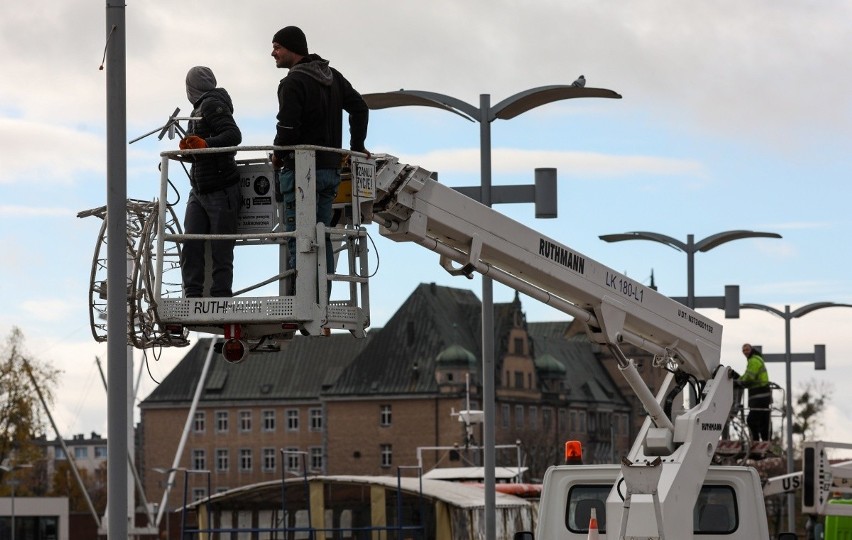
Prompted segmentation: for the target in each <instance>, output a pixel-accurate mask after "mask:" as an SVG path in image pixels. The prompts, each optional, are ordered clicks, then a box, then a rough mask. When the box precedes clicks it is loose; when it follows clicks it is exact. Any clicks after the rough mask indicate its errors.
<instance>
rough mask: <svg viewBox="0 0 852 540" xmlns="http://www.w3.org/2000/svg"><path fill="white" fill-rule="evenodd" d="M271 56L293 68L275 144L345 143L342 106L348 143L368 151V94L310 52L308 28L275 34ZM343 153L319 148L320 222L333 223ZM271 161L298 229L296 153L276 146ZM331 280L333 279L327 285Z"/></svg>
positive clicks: (284, 86)
mask: <svg viewBox="0 0 852 540" xmlns="http://www.w3.org/2000/svg"><path fill="white" fill-rule="evenodd" d="M272 57H273V58H275V65H276V66H277V67H279V68H286V69H288V70H290V71H289V73H288V74H287V76H286V77H284V78H283V79H281V83H280V84H279V85H278V116H277V118H278V123H277V125H276V134H275V142H274V144H275V145H276V146H294V145H299V144H309V145H316V146H325V147H331V148H341V147H342V145H343V141H342V139H343V136H342V131H343V111H346V112H347V113H349V133H350V141H349V148H350V149H351V150H355V151H358V152H364V153H367V154H369V152H367V149H366V148H365V147H364V142H365V140H366V138H367V121H368V117H369V109H368V108H367V104H366V103H365V102H364V99H363V98H362V97H361V94H359V93H358V92H357V91H356V90H355V89H354V88H352V85H351V84H350V83H349V81H348V80H346V77H344V76H343V75H342V74H341V73H340V72H339V71H337V70H336V69H334V68H332V67H330V66H329V65H328V60H324V59H323V58H321V57H320V56H319V55H317V54H309V53H308V43H307V39H306V38H305V34H304V32H302V30H300V29H299V28H297V27H295V26H287V27H285V28H282V29H281V30H279V31H278V32H276V33H275V36H274V37H273V38H272ZM341 157H342V156H341V154H338V153H335V152H322V151H320V152H317V153H316V161H317V163H316V167H317V172H316V190H317V215H316V220H317V223H320V222H322V223H324V224H325V225H326V226H327V227H328V226H330V225H331V219H332V203H333V201H334V198H335V197H336V196H337V187H338V185H340V162H341ZM273 165H274V166H275V167H276V168H277V169H280V170H281V171H280V173H279V176H278V180H279V182H280V186H281V193H282V194H283V195H284V211H285V226H286V229H287V230H288V231H292V230H294V229H295V216H296V211H295V199H296V197H295V187H294V180H295V178H294V175H295V171H294V168H295V167H294V163H293V153H292V152H284V151H276V152H275V153H274V155H273ZM325 245H326V270H327V272H328V273H329V274H332V273H334V254H333V253H332V250H331V240H329V239H328V238H327V237H326V242H325ZM288 247H289V251H290V256H289V267H290V268H295V265H296V245H295V241H294V240H293V239H290V241H289V243H288ZM330 290H331V286H330V284H329V291H330Z"/></svg>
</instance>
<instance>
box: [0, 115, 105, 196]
mask: <svg viewBox="0 0 852 540" xmlns="http://www.w3.org/2000/svg"><path fill="white" fill-rule="evenodd" d="M0 147H2V148H3V150H4V151H3V157H2V158H0V159H2V161H0V184H10V183H21V184H30V183H32V182H33V179H34V178H38V179H39V180H40V181H43V182H47V183H50V184H57V183H68V182H70V181H71V180H72V178H73V177H74V175H75V174H77V173H80V172H88V171H97V172H102V171H103V170H104V169H105V166H104V162H105V157H106V147H105V145H104V141H103V139H102V138H101V137H99V136H97V135H95V134H92V133H86V132H82V131H79V130H76V129H72V128H67V127H62V126H58V125H51V124H47V123H41V122H33V121H27V120H19V119H12V118H0Z"/></svg>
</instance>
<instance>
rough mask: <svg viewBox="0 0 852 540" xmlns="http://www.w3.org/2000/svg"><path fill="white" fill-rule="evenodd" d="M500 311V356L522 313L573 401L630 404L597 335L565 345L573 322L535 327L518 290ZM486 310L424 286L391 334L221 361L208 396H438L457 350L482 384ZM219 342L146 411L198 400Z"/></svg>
mask: <svg viewBox="0 0 852 540" xmlns="http://www.w3.org/2000/svg"><path fill="white" fill-rule="evenodd" d="M494 308H495V316H494V332H495V349H496V351H495V352H496V353H497V358H498V359H499V358H501V357H502V355H503V354H505V352H506V350H507V349H506V348H507V346H508V345H507V339H508V333H509V329H511V328H512V327H514V326H515V324H516V323H515V317H516V316H520V317H521V320H520V323H521V324H522V325H523V326H525V327H526V328H527V331H528V333H529V336H530V341H531V343H532V346H531V348H530V350H531V355H532V356H533V357H534V358H535V360H536V365H537V367H540V368H543V370H544V371H546V372H547V373H548V374H549V376H551V377H553V376H556V377H562V378H563V380H564V384H565V387H566V389H568V392H569V393H568V399H569V400H571V401H581V402H582V401H586V402H595V401H598V402H604V403H610V404H612V405H619V406H620V405H624V406H626V405H627V402H626V401H625V400H624V398H623V397H622V395H621V394H620V392H619V391H618V389H617V387H616V385H615V383H614V382H613V381H612V379H611V378H610V377H609V375H608V373H607V371H606V369H605V368H604V367H603V366H602V365H601V363H600V361H599V360H598V358H597V356H596V355H595V353H594V349H593V345H592V344H591V343H590V342H589V341H588V339H576V340H575V339H565V337H564V335H565V332H566V330H567V329H568V327H569V324H570V321H567V320H566V321H565V322H547V323H527V322H526V320H525V317H524V315H523V312H522V306H521V303H520V298H519V296H518V295H517V294H516V295H515V298H514V299H513V301H512V302H508V303H502V304H495V306H494ZM481 312H482V304H481V302H480V301H479V299H478V298H477V297H476V295H475V294H474V293H473V292H472V291H470V290H467V289H456V288H452V287H445V286H440V285H436V284H434V283H422V284H420V285H418V286H417V288H415V290H414V291H413V292H412V293H411V295H410V296H409V297H408V298H407V299H406V300H405V302H403V304H402V305H401V306H400V308H399V309H398V310H397V311H396V313H394V315H393V316H392V317H391V318H390V319H389V320H388V322H387V324H386V325H385V326H384V327H382V328H381V330H375V329H373V330H370V332H368V334H367V338H365V339H356V338H354V337H352V336H351V335H350V334H343V333H333V334H332V335H331V336H330V337H304V336H297V337H296V338H294V339H293V340H292V341H290V342H285V343H282V347H281V350H280V351H279V352H274V353H273V352H265V353H260V354H258V353H255V354H252V355H251V356H249V358H248V359H247V360H246V361H245V362H243V363H241V364H238V365H235V364H229V363H227V362H225V361H224V360H223V359H222V358H221V357H220V356H219V355H216V356H215V357H214V358H213V359H212V364H211V366H210V369H209V373H208V375H207V380H206V382H205V387H204V393H203V394H202V397H201V400H202V403H203V402H204V401H208V402H209V401H230V400H244V401H245V400H252V401H264V400H275V401H282V400H309V399H314V400H315V399H319V398H320V397H321V396H322V397H324V398H329V399H334V398H336V397H351V396H373V395H394V394H398V395H417V394H425V395H432V394H436V393H437V392H438V391H439V388H438V382H437V378H436V376H435V371H436V369H438V368H439V367H440V368H447V367H457V365H456V364H452V366H448V365H447V364H441V363H440V361H439V358H440V359H441V360H446V359H447V358H444V357H441V355H442V354H444V355H447V354H449V353H448V352H447V351H450V352H453V351H455V352H459V351H463V352H464V354H463V355H462V356H463V359H466V362H465V364H466V365H465V366H464V367H465V368H467V367H469V368H470V370H471V372H472V374H473V375H474V377H473V380H481V378H480V377H479V371H480V370H481V366H482V362H481V358H482V353H481V345H482V340H481V330H480V328H481ZM211 340H212V338H203V339H201V340H199V341H198V342H197V343H196V344H195V345H194V346H193V347H192V348H191V349H190V350H189V352H188V353H187V355H186V357H184V359H183V360H182V361H181V362H180V363H179V364H178V365H177V366H176V367H175V368H174V369H173V370H172V372H171V373H170V374H169V375H168V376H167V377H166V378H165V379H164V380H163V382H162V383H160V385H159V386H158V387H157V388H156V389H155V390H154V391H153V392H152V393H151V394H150V395H149V396H148V397H147V398H145V400H144V401H143V402H142V404H141V407H142V408H143V409H144V408H145V407H151V406H156V405H157V404H170V403H175V402H188V401H191V400H192V396H193V394H194V392H195V387H196V384H197V381H198V377H200V375H201V372H202V367H203V365H204V360H205V358H206V355H207V351H208V348H209V346H210V343H211ZM459 354H462V353H459ZM462 356H457V357H456V356H453V358H454V359H456V360H459V359H462ZM471 358H472V359H473V360H474V361H473V362H470V360H471ZM560 366H561V369H560Z"/></svg>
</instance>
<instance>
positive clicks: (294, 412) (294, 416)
mask: <svg viewBox="0 0 852 540" xmlns="http://www.w3.org/2000/svg"><path fill="white" fill-rule="evenodd" d="M287 431H299V409H287Z"/></svg>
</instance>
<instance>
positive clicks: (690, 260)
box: [686, 234, 695, 309]
mask: <svg viewBox="0 0 852 540" xmlns="http://www.w3.org/2000/svg"><path fill="white" fill-rule="evenodd" d="M686 307H688V308H689V309H695V235H692V234H687V235H686Z"/></svg>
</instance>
